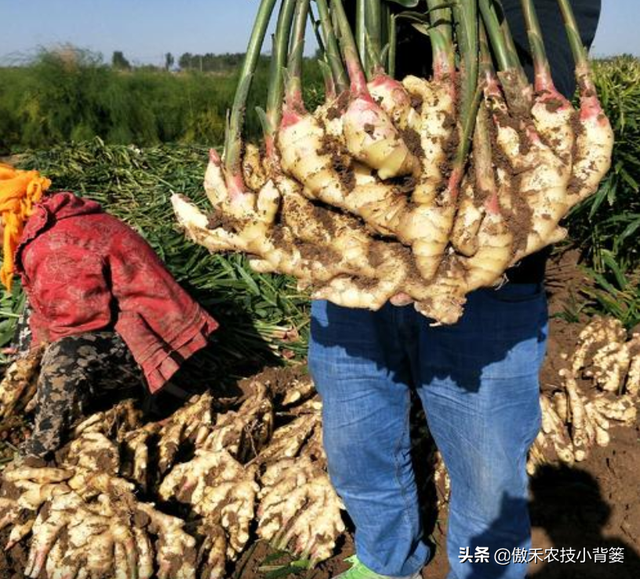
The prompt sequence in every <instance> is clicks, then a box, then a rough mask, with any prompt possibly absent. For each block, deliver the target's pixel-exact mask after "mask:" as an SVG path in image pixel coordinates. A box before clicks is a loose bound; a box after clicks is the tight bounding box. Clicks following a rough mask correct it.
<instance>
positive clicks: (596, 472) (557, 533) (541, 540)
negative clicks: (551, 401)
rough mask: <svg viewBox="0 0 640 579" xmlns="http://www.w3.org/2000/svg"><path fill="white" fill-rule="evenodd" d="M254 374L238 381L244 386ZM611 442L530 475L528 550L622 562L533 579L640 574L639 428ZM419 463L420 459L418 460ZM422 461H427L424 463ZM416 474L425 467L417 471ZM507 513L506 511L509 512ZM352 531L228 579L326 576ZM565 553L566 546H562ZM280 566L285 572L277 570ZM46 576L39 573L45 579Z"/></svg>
mask: <svg viewBox="0 0 640 579" xmlns="http://www.w3.org/2000/svg"><path fill="white" fill-rule="evenodd" d="M576 262H577V254H575V253H565V254H564V255H561V256H559V257H556V258H554V259H553V260H552V262H551V263H550V264H549V269H548V276H547V288H548V293H549V298H550V300H549V305H550V312H551V315H552V319H551V323H550V335H549V351H548V355H547V360H546V362H545V366H544V368H543V371H542V375H541V383H542V385H543V387H544V388H548V389H552V388H553V386H554V383H557V376H558V369H559V368H561V367H563V365H564V364H565V362H564V360H563V359H562V357H561V354H562V353H563V352H565V353H571V351H572V349H573V348H574V347H575V343H576V339H577V336H578V333H579V331H580V329H581V328H582V327H583V325H584V323H585V322H586V321H587V320H586V319H580V322H579V323H569V322H567V321H565V319H564V317H557V315H558V314H560V313H562V312H563V311H567V310H568V311H571V312H573V311H578V310H577V307H576V304H577V293H578V289H579V288H583V287H584V284H585V283H586V280H585V279H584V277H583V275H582V273H581V272H580V270H579V269H578V268H577V266H576ZM302 374H304V369H303V368H302V367H298V368H292V369H291V370H288V371H286V372H283V371H282V370H281V369H280V370H277V369H274V370H273V371H272V372H267V373H266V374H262V375H261V379H262V380H264V381H267V382H269V383H270V385H271V387H272V388H273V389H274V390H275V392H276V396H278V395H282V388H283V387H284V386H285V385H286V384H287V383H288V382H290V380H291V379H294V378H296V377H300V376H301V375H302ZM250 381H251V379H250V378H249V379H247V380H246V381H243V382H241V383H240V384H239V385H238V386H239V387H240V390H241V391H244V390H245V389H246V388H247V387H248V385H249V382H250ZM611 435H612V436H611V438H612V441H611V444H610V445H609V446H608V447H607V448H599V447H596V448H595V449H593V450H592V452H591V454H590V456H589V458H588V459H587V460H586V461H584V462H582V463H579V464H577V465H576V466H575V467H574V468H567V467H560V468H558V467H546V468H544V469H541V470H540V471H539V472H538V474H537V475H536V476H535V477H534V478H533V479H532V480H531V497H530V502H529V507H530V512H531V518H532V523H533V547H534V548H538V549H550V548H555V549H557V550H558V554H559V553H560V550H561V549H563V548H564V549H565V550H568V549H574V550H575V551H574V552H575V553H581V552H582V551H583V549H585V550H586V552H588V553H591V554H593V553H594V552H595V551H594V550H595V549H599V550H600V552H602V550H603V549H606V550H607V557H608V556H609V553H610V550H611V549H619V548H622V549H623V554H624V563H622V564H614V563H608V562H607V563H596V562H594V561H593V560H591V561H589V562H587V563H585V564H581V563H564V564H561V563H559V562H554V563H548V564H539V565H536V566H531V567H530V569H529V575H528V577H529V578H530V579H611V578H615V579H638V578H639V577H640V501H639V500H638V488H640V486H639V485H640V425H636V426H635V427H634V428H620V427H615V428H612V430H611ZM416 458H417V460H418V461H419V460H420V457H416ZM422 462H424V460H423V461H422ZM416 470H417V472H418V477H419V478H420V477H421V476H423V475H424V474H425V473H423V472H420V471H421V470H424V469H419V468H417V469H416ZM426 492H427V494H430V495H431V498H427V499H425V500H424V501H423V503H424V506H425V515H424V517H425V529H426V531H427V534H428V535H429V536H430V540H431V541H432V543H433V550H434V558H433V559H432V561H431V562H430V564H429V565H428V567H427V568H425V570H424V571H423V577H424V578H425V579H426V578H428V579H445V577H446V575H447V572H448V563H447V558H446V543H445V535H446V525H447V512H446V509H442V510H441V511H440V512H436V510H435V509H434V508H433V505H434V504H435V501H434V499H433V489H431V491H429V490H428V489H427V491H426ZM507 514H508V512H507ZM347 525H348V529H349V532H348V533H346V534H345V535H344V536H343V537H341V539H340V540H339V542H338V545H337V547H336V554H335V555H334V556H333V557H332V558H331V559H329V560H328V561H325V562H324V563H322V564H320V565H319V566H318V567H317V568H316V569H314V570H311V571H308V572H306V571H302V572H300V573H297V574H294V573H290V574H286V571H285V568H286V567H287V564H288V563H289V562H290V559H288V558H287V557H286V556H285V555H282V556H280V557H275V555H274V552H273V550H272V549H271V548H270V547H269V546H268V545H266V544H265V543H263V542H257V543H254V544H253V545H252V546H250V547H249V548H248V549H247V551H246V552H245V553H244V554H243V555H242V557H241V558H240V560H239V561H238V562H237V563H236V565H235V567H234V569H231V570H230V571H229V574H228V579H265V578H266V577H268V572H269V571H272V572H273V571H276V572H275V573H274V574H273V576H274V577H278V578H283V577H286V578H291V579H293V578H305V579H331V578H333V577H334V576H336V575H337V574H339V573H340V572H342V571H344V570H345V569H347V568H348V564H346V563H345V562H344V559H345V558H346V557H348V556H350V555H352V554H353V553H354V545H353V525H351V524H350V523H349V522H348V521H347ZM8 536H9V529H4V530H2V531H0V545H4V544H5V543H6V541H7V539H8ZM565 552H566V551H565ZM27 555H28V542H26V541H23V542H22V543H20V544H18V545H16V546H15V547H13V548H12V549H11V550H10V551H8V552H5V551H4V550H3V549H1V548H0V579H22V578H23V577H24V575H23V572H22V571H23V569H24V567H25V563H26V559H27ZM278 569H280V570H281V571H282V572H283V573H282V574H280V573H277V570H278ZM43 579H44V578H43Z"/></svg>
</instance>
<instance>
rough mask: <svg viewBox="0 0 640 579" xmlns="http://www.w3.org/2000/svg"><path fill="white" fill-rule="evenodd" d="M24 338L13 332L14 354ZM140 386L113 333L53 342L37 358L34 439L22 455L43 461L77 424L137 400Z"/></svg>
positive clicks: (135, 368) (139, 377) (122, 345)
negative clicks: (127, 400) (127, 399)
mask: <svg viewBox="0 0 640 579" xmlns="http://www.w3.org/2000/svg"><path fill="white" fill-rule="evenodd" d="M26 333H28V332H25V330H24V328H20V329H19V331H18V347H19V348H24V347H25V345H26V344H28V343H29V342H30V340H29V339H28V338H25V334H26ZM142 385H143V379H142V372H141V370H140V368H139V367H138V365H137V364H136V362H135V361H134V359H133V356H132V355H131V352H130V351H129V349H128V348H127V346H126V345H125V343H124V342H123V341H122V339H121V338H120V336H119V335H118V334H117V333H116V332H113V331H101V332H88V333H85V334H78V335H76V336H69V337H67V338H62V339H60V340H57V341H56V342H53V343H52V344H50V345H49V346H48V347H47V348H46V350H45V352H44V354H43V357H42V362H41V366H40V375H39V377H38V389H37V393H36V398H35V424H34V429H33V434H32V436H31V438H30V439H29V440H27V441H25V443H23V445H22V446H21V448H20V452H21V454H23V455H28V456H37V457H39V458H48V457H49V456H50V455H51V454H52V453H53V452H55V451H56V450H58V449H59V448H60V447H61V446H62V445H63V444H64V443H65V442H66V438H67V435H68V434H69V431H70V429H71V428H72V427H73V426H74V424H75V423H77V422H78V421H79V420H80V419H82V418H83V417H84V416H86V415H87V414H89V413H90V412H92V411H94V410H100V409H101V407H109V406H111V405H113V403H114V401H115V400H116V399H120V398H124V397H127V396H128V395H135V394H138V395H139V394H140V392H141V391H142V388H143V386H142Z"/></svg>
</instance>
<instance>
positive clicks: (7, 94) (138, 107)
mask: <svg viewBox="0 0 640 579" xmlns="http://www.w3.org/2000/svg"><path fill="white" fill-rule="evenodd" d="M123 58H124V57H123ZM118 62H119V63H120V60H118ZM311 64H313V65H312V66H307V67H306V69H307V74H308V75H309V82H308V85H309V86H312V87H313V86H319V85H320V83H321V75H320V71H319V69H318V67H317V66H316V65H315V63H311ZM267 67H268V65H267V63H266V62H265V61H264V59H262V61H261V63H260V66H259V67H258V70H257V72H256V77H255V80H254V84H253V86H254V90H253V91H252V98H251V99H250V101H249V103H248V107H247V113H248V114H247V121H246V134H247V135H249V137H250V138H256V137H257V136H258V135H259V134H260V131H261V127H260V123H259V120H258V117H257V115H256V114H255V112H254V109H255V107H256V106H258V105H260V104H263V103H264V102H265V99H266V94H267V76H268V70H267ZM236 82H237V78H236V76H234V74H226V75H225V74H215V75H214V74H206V73H200V72H197V71H190V72H180V73H169V72H166V71H161V70H154V69H133V70H127V68H126V67H124V65H122V63H120V64H119V66H117V67H115V68H114V67H112V66H107V65H106V64H104V63H103V62H102V59H101V58H100V57H99V56H97V55H95V54H93V53H91V52H87V51H81V50H76V49H68V50H60V51H53V52H42V53H41V54H40V55H39V56H38V57H37V59H36V60H35V61H34V62H33V63H32V64H31V65H29V66H24V67H12V68H0V154H2V153H3V152H4V153H9V152H15V151H20V150H24V149H47V148H49V147H51V146H53V145H60V144H62V143H66V142H69V141H75V142H79V141H84V140H90V139H92V138H94V137H96V136H97V137H100V138H101V139H103V140H104V141H105V142H106V143H108V144H123V145H124V144H130V143H134V144H136V145H138V146H152V145H156V144H160V143H186V144H191V143H200V144H211V145H213V144H219V143H221V142H222V140H223V139H224V127H225V122H226V114H227V110H228V109H229V108H230V106H231V104H232V102H233V96H234V93H235V89H236Z"/></svg>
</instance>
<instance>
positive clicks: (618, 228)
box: [569, 56, 640, 328]
mask: <svg viewBox="0 0 640 579" xmlns="http://www.w3.org/2000/svg"><path fill="white" fill-rule="evenodd" d="M595 72H596V84H597V86H598V94H599V95H600V99H601V100H602V105H603V107H604V109H605V111H606V112H607V115H608V116H609V119H610V120H611V124H612V126H613V128H614V131H615V134H616V143H615V148H614V152H613V165H612V169H611V172H610V173H609V175H608V176H607V177H606V178H605V180H604V181H603V183H602V185H601V187H600V190H599V191H598V193H597V194H596V195H595V196H594V197H592V198H591V199H589V200H587V201H586V202H585V203H584V204H582V205H580V206H579V207H577V209H576V211H574V213H573V214H572V215H571V216H570V219H569V225H570V228H569V229H570V233H571V239H572V242H573V243H575V244H576V245H577V246H578V247H579V248H580V249H581V250H582V252H583V255H584V258H585V265H587V266H588V268H589V270H590V273H591V275H592V277H594V279H595V281H596V284H597V289H596V290H595V291H592V292H590V293H589V297H590V298H591V299H592V300H593V305H594V307H595V309H597V310H598V311H604V312H606V313H609V314H611V315H613V316H615V317H617V318H619V319H621V320H622V321H623V322H624V323H625V325H627V327H630V328H631V327H634V326H635V325H637V324H638V323H640V286H639V283H638V282H639V281H640V279H639V278H638V274H639V273H640V243H638V237H639V236H640V60H638V59H636V58H633V57H631V56H621V57H618V58H614V59H611V60H603V61H598V62H596V63H595Z"/></svg>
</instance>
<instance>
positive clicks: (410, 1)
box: [385, 0, 420, 8]
mask: <svg viewBox="0 0 640 579" xmlns="http://www.w3.org/2000/svg"><path fill="white" fill-rule="evenodd" d="M385 2H389V3H390V4H399V5H400V6H403V7H404V8H415V7H416V6H417V5H418V4H420V0H385Z"/></svg>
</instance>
